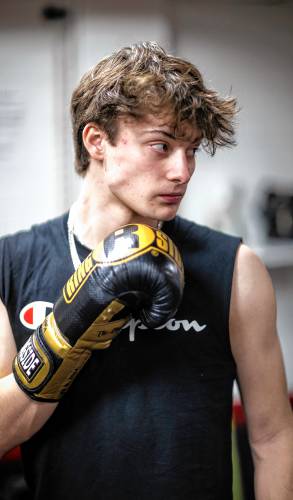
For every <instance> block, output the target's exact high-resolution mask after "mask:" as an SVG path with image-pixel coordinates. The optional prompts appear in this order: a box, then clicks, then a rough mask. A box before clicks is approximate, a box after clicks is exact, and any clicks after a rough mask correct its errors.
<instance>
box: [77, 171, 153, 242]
mask: <svg viewBox="0 0 293 500" xmlns="http://www.w3.org/2000/svg"><path fill="white" fill-rule="evenodd" d="M97 188H98V186H97V185H96V184H94V183H92V182H90V180H89V179H87V178H85V179H84V181H83V186H82V189H81V192H80V195H79V197H78V199H77V200H76V202H75V203H74V204H73V205H72V207H71V211H70V212H71V227H72V230H73V232H74V234H75V235H76V236H77V238H78V239H79V241H80V242H81V243H82V244H83V245H85V246H86V247H88V248H90V249H92V248H94V247H95V246H97V244H98V243H99V242H100V241H101V240H103V239H104V238H106V237H107V236H108V235H109V234H110V233H111V232H112V231H115V230H116V229H117V228H119V227H121V226H123V225H125V224H133V223H142V224H148V225H150V226H153V227H159V221H157V220H154V219H149V218H145V217H142V216H140V215H138V214H136V213H134V212H132V211H131V210H130V209H129V208H127V207H125V206H124V205H122V204H121V202H119V201H118V200H116V199H113V198H111V197H109V196H107V192H105V190H104V189H102V186H101V189H97Z"/></svg>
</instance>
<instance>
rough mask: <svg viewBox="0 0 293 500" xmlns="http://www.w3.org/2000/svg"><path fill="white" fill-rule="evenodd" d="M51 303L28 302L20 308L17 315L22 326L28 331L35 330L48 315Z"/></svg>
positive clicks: (40, 301)
mask: <svg viewBox="0 0 293 500" xmlns="http://www.w3.org/2000/svg"><path fill="white" fill-rule="evenodd" d="M52 309H53V304H52V302H44V301H43V300H36V301H34V302H30V303H29V304H27V305H26V306H24V307H23V308H22V310H21V311H20V314H19V319H20V321H21V323H22V324H23V326H25V327H26V328H29V329H30V330H35V329H36V328H37V327H38V326H40V324H41V323H43V321H44V319H45V317H46V316H48V314H49V313H50V312H51V311H52Z"/></svg>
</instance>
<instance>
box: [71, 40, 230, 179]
mask: <svg viewBox="0 0 293 500" xmlns="http://www.w3.org/2000/svg"><path fill="white" fill-rule="evenodd" d="M236 107H237V106H236V100H235V98H233V97H227V98H222V97H220V96H219V94H218V93H217V92H216V91H214V90H212V89H208V88H207V87H206V86H205V84H204V82H203V78H202V75H201V73H200V71H199V70H198V69H197V68H196V67H195V66H194V65H193V64H191V63H190V62H188V61H185V60H184V59H181V58H179V57H175V56H172V55H169V54H167V53H166V52H165V50H164V49H163V48H161V47H160V46H159V45H158V44H157V43H156V42H144V43H139V44H135V45H131V46H130V47H124V48H122V49H120V50H118V51H117V52H114V53H113V54H112V55H111V56H109V57H106V58H104V59H102V60H101V61H100V62H98V64H97V65H96V66H94V67H93V68H92V69H91V70H90V71H88V72H87V73H85V75H84V76H83V77H82V79H81V81H80V83H79V85H78V87H77V88H76V89H75V90H74V92H73V95H72V99H71V117H72V127H73V140H74V147H75V158H76V162H75V167H76V171H77V173H78V174H80V175H82V176H83V175H84V174H85V172H86V170H87V167H88V165H89V155H88V152H87V150H86V148H85V147H84V144H83V140H82V132H83V129H84V127H85V125H86V124H87V123H89V122H95V123H96V124H97V125H99V126H100V127H101V128H102V129H103V130H104V131H105V132H106V134H107V136H108V139H109V141H110V142H111V143H112V144H115V138H116V135H117V123H118V122H117V120H118V118H119V117H121V116H123V115H126V116H131V117H134V118H137V119H139V118H141V117H143V116H144V115H146V114H160V113H163V112H166V111H168V113H170V114H171V116H172V117H173V119H174V123H175V129H179V128H180V123H182V122H183V121H185V120H187V121H188V122H190V123H191V124H194V125H196V126H197V127H198V128H199V129H200V130H201V133H202V146H203V147H204V149H205V150H206V151H207V152H208V153H209V154H211V155H214V154H215V152H216V149H217V147H218V146H231V145H234V144H235V139H234V135H235V130H234V123H233V120H234V117H235V113H236V111H237V109H236Z"/></svg>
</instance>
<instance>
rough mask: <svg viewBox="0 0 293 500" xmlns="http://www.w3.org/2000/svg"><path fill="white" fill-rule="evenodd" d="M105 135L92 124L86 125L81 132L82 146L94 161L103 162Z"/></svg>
mask: <svg viewBox="0 0 293 500" xmlns="http://www.w3.org/2000/svg"><path fill="white" fill-rule="evenodd" d="M106 139H107V136H106V133H105V132H104V131H103V130H101V128H100V127H99V126H98V125H97V124H96V123H93V122H90V123H87V124H86V126H85V127H84V129H83V132H82V140H83V143H84V146H85V148H86V150H87V152H88V154H89V155H90V157H91V158H93V159H94V160H103V158H104V143H105V140H106Z"/></svg>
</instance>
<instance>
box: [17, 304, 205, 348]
mask: <svg viewBox="0 0 293 500" xmlns="http://www.w3.org/2000/svg"><path fill="white" fill-rule="evenodd" d="M52 309H53V304H52V303H51V302H44V301H42V300H36V301H35V302H30V304H27V305H26V306H24V307H23V309H22V310H21V312H20V315H19V318H20V321H21V323H22V324H23V325H24V326H25V327H26V328H29V329H30V330H35V329H36V328H37V327H38V326H40V325H41V324H42V322H43V321H44V319H45V317H46V316H47V315H48V314H49V313H50V312H51V311H52ZM206 327H207V325H205V324H203V325H200V324H199V323H198V322H197V321H196V320H195V319H194V320H192V321H188V320H187V319H180V320H176V319H175V318H171V319H169V321H167V323H164V324H163V325H161V326H158V327H157V328H155V330H163V329H165V330H167V331H168V332H177V331H178V330H180V329H183V330H184V332H190V331H191V332H193V333H201V332H202V331H203V330H205V329H206ZM146 329H147V327H146V326H145V325H144V324H143V323H142V322H141V321H140V320H136V319H134V318H132V319H131V320H130V321H128V323H126V325H124V327H123V330H128V334H129V340H130V342H133V341H134V340H135V334H136V333H137V331H140V332H142V331H143V330H146ZM138 333H139V332H138Z"/></svg>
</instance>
